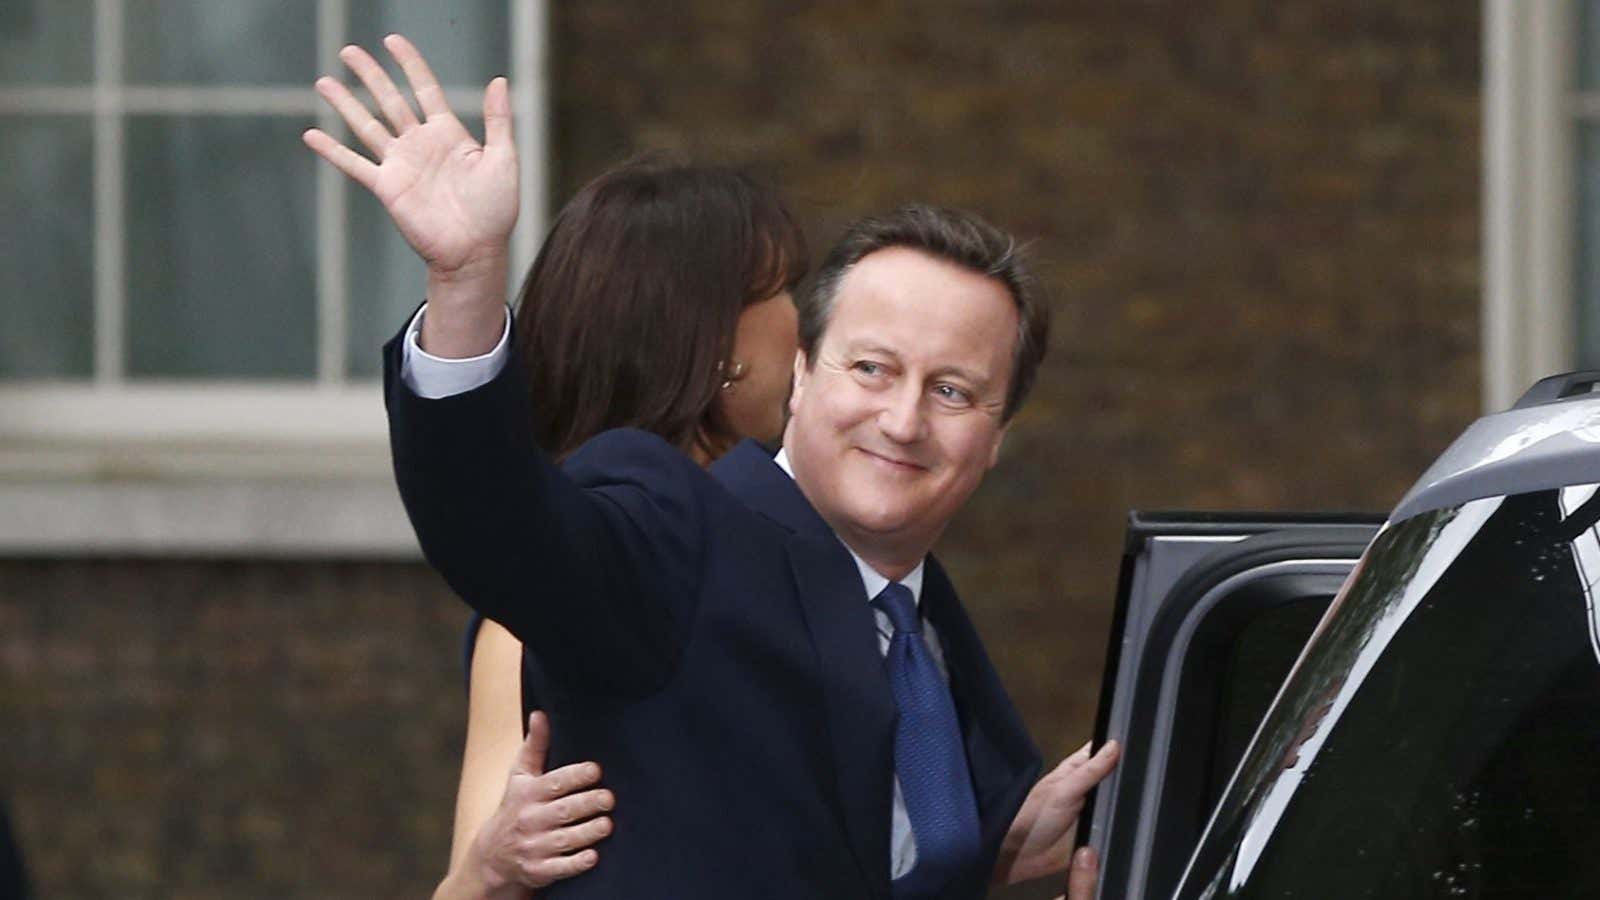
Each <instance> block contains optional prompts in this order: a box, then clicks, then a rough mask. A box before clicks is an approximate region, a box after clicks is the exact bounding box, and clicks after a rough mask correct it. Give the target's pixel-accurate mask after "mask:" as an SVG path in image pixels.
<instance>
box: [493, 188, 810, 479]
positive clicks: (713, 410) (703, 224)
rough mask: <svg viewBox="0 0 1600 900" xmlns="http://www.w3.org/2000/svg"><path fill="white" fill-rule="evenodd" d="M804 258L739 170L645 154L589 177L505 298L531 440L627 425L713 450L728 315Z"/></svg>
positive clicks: (780, 213)
mask: <svg viewBox="0 0 1600 900" xmlns="http://www.w3.org/2000/svg"><path fill="white" fill-rule="evenodd" d="M806 265H807V255H806V247H805V239H804V237H803V235H802V234H801V231H800V229H799V227H798V226H797V225H796V224H795V222H794V219H793V218H792V217H791V216H790V215H789V211H788V210H787V209H786V208H784V205H783V202H782V201H781V200H780V199H779V198H778V195H777V193H776V192H775V191H773V190H772V189H771V188H769V187H766V186H764V185H761V184H759V183H757V182H756V181H754V180H753V179H751V178H749V177H747V176H745V175H743V174H740V173H738V172H735V171H732V170H730V169H725V168H720V167H715V166H691V165H684V164H679V163H674V162H670V161H664V160H661V159H658V158H646V159H642V160H637V161H634V162H630V163H626V164H624V165H622V166H619V167H617V168H615V169H612V170H611V171H609V172H607V173H605V174H604V175H601V176H600V177H599V178H596V179H595V180H593V181H591V182H589V183H588V184H587V185H585V186H584V187H583V189H582V190H580V191H579V192H578V193H577V195H576V196H574V197H573V198H572V200H571V202H569V203H568V204H567V205H566V207H565V208H564V209H562V210H561V212H560V213H559V214H558V215H557V216H556V220H555V224H554V226H553V227H552V228H551V230H550V235H549V237H548V238H546V239H545V242H544V246H543V247H542V248H541V249H540V251H539V256H538V258H537V259H536V260H535V261H534V264H533V268H532V269H530V270H529V272H528V277H527V280H526V281H525V282H524V283H523V285H522V291H521V293H520V295H519V296H518V300H517V302H518V312H517V319H516V345H517V353H518V356H519V358H520V361H521V363H522V367H523V370H524V371H525V372H526V373H527V376H528V381H529V386H530V388H531V390H532V392H533V394H532V396H533V398H534V404H533V406H534V422H533V426H534V437H535V439H536V440H538V442H539V445H540V446H541V447H543V448H544V449H545V450H546V451H548V452H550V453H551V454H553V455H555V456H556V457H558V458H559V457H564V456H566V455H567V454H569V453H571V452H572V451H573V450H576V449H577V448H578V446H579V445H581V444H582V443H583V442H584V441H586V440H588V439H589V438H591V437H593V436H594V435H596V434H598V433H600V432H602V431H605V430H607V429H610V428H622V427H632V428H642V429H645V430H647V431H652V432H655V433H656V434H659V435H661V436H662V437H664V438H666V439H667V440H668V441H669V442H671V443H673V444H675V445H677V446H678V447H680V448H682V449H683V450H685V451H686V452H687V451H691V450H695V449H698V450H700V451H702V452H703V453H705V454H706V457H707V458H715V457H717V456H719V455H721V454H722V453H723V452H724V451H726V450H727V449H728V448H729V447H731V446H732V445H733V443H734V442H735V441H736V440H737V439H738V437H739V436H738V435H736V434H734V433H733V432H732V429H731V428H730V427H729V426H728V424H727V422H726V421H725V420H724V418H723V417H722V415H721V411H720V408H719V407H718V404H717V403H716V399H717V395H718V389H719V387H720V386H721V384H722V381H723V379H724V377H725V376H724V375H723V368H724V367H725V366H727V365H728V364H729V362H730V360H729V357H730V355H731V354H732V353H733V338H734V330H735V327H736V326H737V324H738V320H739V314H740V312H742V311H743V310H744V308H745V307H746V306H748V305H749V304H752V303H756V302H759V301H761V300H765V299H767V298H768V297H771V296H773V295H774V294H777V293H778V292H780V291H782V290H785V289H791V290H792V289H793V287H794V286H795V285H796V284H797V283H798V282H799V281H800V279H801V278H802V277H804V275H805V270H806Z"/></svg>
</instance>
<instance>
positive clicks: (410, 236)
mask: <svg viewBox="0 0 1600 900" xmlns="http://www.w3.org/2000/svg"><path fill="white" fill-rule="evenodd" d="M383 43H384V46H385V47H387V48H388V50H389V53H390V54H391V55H392V56H393V57H394V58H395V61H396V62H398V63H399V64H400V68H401V69H402V70H403V71H404V72H405V74H406V79H407V80H408V81H409V82H410V83H411V90H412V94H413V95H414V96H415V97H416V102H417V106H418V107H419V108H420V109H421V110H422V116H423V118H422V120H421V121H418V120H417V117H416V114H415V113H414V112H413V111H412V109H411V106H410V104H409V103H407V102H406V98H405V96H404V95H402V94H401V93H400V91H399V89H398V88H396V87H395V85H394V82H393V81H391V80H389V76H388V75H387V74H385V73H384V71H383V67H381V66H379V65H378V62H377V60H375V59H373V58H372V56H371V54H369V53H367V52H366V51H365V50H362V49H361V48H360V47H356V46H353V45H352V46H348V47H345V48H344V49H343V50H341V51H339V58H340V59H341V60H343V61H344V63H345V65H347V66H349V67H350V69H351V70H352V71H353V72H355V73H356V76H357V77H358V78H360V79H361V83H362V84H364V85H366V88H367V90H368V91H369V92H371V94H372V97H373V99H374V100H375V101H376V103H377V105H378V108H379V109H380V110H381V111H382V113H383V117H384V119H385V120H387V122H388V124H387V125H385V124H384V123H383V122H380V121H379V120H378V119H377V118H375V117H374V116H373V115H372V113H371V112H369V111H368V110H367V108H366V107H365V106H364V105H362V103H361V101H359V100H357V99H356V98H355V96H354V95H353V94H351V93H350V90H349V89H348V88H346V87H345V86H344V85H343V84H341V83H340V82H339V81H338V80H336V79H333V78H330V77H326V76H324V77H322V78H319V79H317V83H316V89H317V93H318V94H320V95H321V96H322V98H323V99H324V100H326V101H327V102H328V105H330V106H332V107H333V108H334V109H335V110H336V111H337V112H338V113H339V115H340V116H341V117H342V118H343V119H344V121H345V124H347V125H349V126H350V131H351V133H352V134H354V135H355V136H356V138H357V139H359V140H360V141H361V143H362V144H363V145H364V146H365V147H366V148H367V150H368V151H370V152H371V154H372V156H373V157H374V158H375V159H376V160H377V161H376V162H374V161H373V160H372V159H368V158H366V157H364V156H362V155H361V154H359V153H357V152H355V151H354V150H351V149H350V148H349V147H346V146H345V145H343V144H341V143H339V142H338V141H337V140H334V139H333V138H332V137H330V136H329V135H328V134H327V133H325V132H323V131H320V130H318V129H316V128H312V129H309V130H307V131H306V132H305V135H304V139H305V142H306V145H307V146H308V147H310V148H311V149H312V150H314V151H316V153H317V155H319V156H321V157H322V158H323V159H325V160H327V161H328V162H329V163H331V164H333V166H334V167H335V168H337V169H338V170H339V171H341V172H343V173H344V174H346V175H348V176H350V178H351V179H353V180H354V181H355V182H357V183H358V184H360V185H361V186H362V187H365V188H366V189H367V190H369V191H371V192H372V193H373V195H374V196H376V197H377V198H378V200H379V201H380V202H381V203H383V206H384V208H385V209H387V210H388V211H389V215H390V216H391V217H392V218H393V219H394V223H395V225H396V226H397V227H398V228H399V229H400V234H401V235H403V236H404V237H405V239H406V241H407V242H408V243H410V244H411V247H412V249H414V250H416V251H417V255H419V256H421V257H422V260H423V262H425V263H427V265H428V270H429V275H430V277H433V278H447V279H459V278H463V277H472V276H473V275H474V274H475V270H482V269H487V268H497V269H498V270H500V271H503V270H504V266H505V258H506V254H507V252H508V244H509V241H510V236H511V229H512V227H513V226H514V225H516V222H517V151H516V147H515V145H514V143H513V141H512V137H511V102H510V98H509V96H508V89H507V85H506V80H505V79H504V78H496V79H495V80H493V81H491V82H489V86H488V88H487V89H485V90H484V93H483V119H484V142H483V143H482V144H479V143H478V142H477V141H476V140H475V139H473V137H472V135H471V134H469V133H468V132H467V129H466V128H464V127H462V125H461V120H459V119H457V118H456V116H455V114H454V113H452V112H451V111H450V106H449V105H448V104H447V103H446V102H445V97H444V90H443V89H442V88H441V87H440V86H439V80H438V78H436V77H434V74H433V71H432V69H430V68H429V67H428V62H427V60H425V59H423V58H422V54H421V53H419V52H417V48H416V47H414V46H412V44H411V42H410V41H408V40H406V39H405V38H404V37H401V36H400V35H398V34H391V35H389V36H388V37H386V38H384V40H383Z"/></svg>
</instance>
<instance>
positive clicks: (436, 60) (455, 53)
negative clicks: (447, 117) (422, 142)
mask: <svg viewBox="0 0 1600 900" xmlns="http://www.w3.org/2000/svg"><path fill="white" fill-rule="evenodd" d="M509 7H510V4H509V3H507V2H506V0H471V2H455V3H414V2H409V0H350V31H349V34H348V36H347V37H348V40H349V41H350V43H354V44H360V45H361V46H363V47H366V48H367V49H369V50H372V51H373V52H374V53H375V54H376V55H378V56H379V58H380V59H383V60H384V61H385V62H386V63H388V64H389V68H390V69H391V70H397V67H396V66H394V65H393V61H392V60H389V59H388V58H387V54H386V53H383V52H382V49H381V47H382V45H381V44H380V43H379V41H381V40H382V39H383V36H384V35H386V34H389V33H390V32H399V33H400V34H403V35H405V36H406V37H408V38H410V39H411V42H412V43H414V44H416V45H417V49H418V50H421V51H422V55H423V56H426V57H427V58H428V63H429V65H431V66H432V67H433V72H434V74H435V75H438V76H439V81H440V82H441V83H443V84H445V85H453V86H456V87H478V86H481V85H485V84H488V83H489V79H491V78H493V77H495V76H496V75H510V74H511V73H510V71H508V70H509V68H510V65H511V63H510V58H511V54H510V49H509V48H510V44H511V38H510V35H511V22H510V19H509V12H508V11H509ZM457 112H458V113H459V112H461V110H457Z"/></svg>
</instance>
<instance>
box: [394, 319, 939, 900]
mask: <svg viewBox="0 0 1600 900" xmlns="http://www.w3.org/2000/svg"><path fill="white" fill-rule="evenodd" d="M427 311H428V308H427V305H426V304H424V305H423V307H422V308H421V309H419V310H417V314H416V315H415V316H413V317H412V318H411V324H410V326H408V327H407V328H406V337H405V340H404V341H403V342H402V345H401V346H402V350H401V362H400V380H401V381H402V382H403V383H404V384H405V386H406V387H408V388H410V389H411V391H412V392H413V393H415V394H416V395H417V396H419V397H425V398H428V399H430V400H437V399H439V398H442V397H450V396H454V395H456V394H464V393H466V392H467V391H470V390H472V389H473V388H477V387H482V386H483V385H485V384H488V383H489V382H490V381H493V380H494V377H495V376H496V375H498V374H500V370H501V369H503V368H505V364H506V359H507V357H508V356H509V353H510V350H509V345H510V337H511V311H510V309H509V308H508V309H507V310H506V326H505V330H504V331H503V332H502V333H501V335H500V342H499V343H498V344H496V345H495V347H494V349H493V350H490V351H489V352H488V353H485V354H483V355H482V356H473V357H468V358H466V359H446V358H444V357H439V356H433V355H432V354H430V353H428V352H427V351H426V350H423V349H422V345H421V344H419V343H418V342H417V336H418V335H419V334H420V333H421V330H422V317H423V315H424V314H426V313H427ZM773 462H774V463H777V465H778V467H779V468H781V469H783V471H784V472H785V473H786V474H788V476H789V477H790V478H793V477H794V470H793V469H792V468H790V466H789V454H788V452H787V451H785V450H779V451H778V455H777V457H776V458H774V459H773ZM840 543H843V541H841V542H840ZM845 549H846V550H849V551H850V558H851V559H854V560H855V562H856V568H857V569H859V570H860V572H861V587H862V590H863V592H864V596H865V599H866V601H867V602H868V603H870V602H872V598H874V597H876V596H878V593H879V592H880V591H882V590H883V589H884V588H885V587H886V586H887V585H888V584H889V579H887V578H885V577H883V576H882V575H880V574H879V573H878V572H877V570H875V569H873V568H872V567H871V566H870V565H867V562H866V560H864V559H862V558H861V557H860V555H859V554H857V553H856V551H855V550H853V549H851V547H850V545H849V544H845ZM924 567H925V562H919V563H917V567H916V568H915V569H912V570H911V571H910V573H908V574H907V575H906V577H904V578H902V579H900V583H901V584H903V585H905V586H906V587H907V588H908V589H910V591H911V597H912V599H913V600H915V601H916V604H917V610H918V612H919V614H920V612H921V609H922V576H923V569H924ZM872 614H873V617H874V619H875V620H876V621H877V625H878V652H879V653H882V654H884V655H888V653H889V638H890V636H892V635H893V634H894V625H893V624H892V623H891V622H890V621H889V616H888V614H886V613H884V612H883V611H882V610H880V609H878V608H876V607H874V608H873V610H872ZM922 637H923V640H924V641H925V642H926V643H927V645H928V652H929V653H930V654H931V655H932V656H933V661H934V663H935V664H937V665H938V667H939V674H941V675H943V676H944V679H945V681H946V682H948V681H949V680H950V673H949V671H948V670H947V669H946V668H945V662H944V647H943V646H942V645H941V644H940V643H939V636H938V635H937V634H935V633H934V630H933V626H932V625H931V624H929V623H928V622H927V621H926V620H924V621H923V624H922ZM916 864H917V840H916V836H915V835H914V834H913V833H912V831H911V818H910V816H909V815H907V813H906V802H905V798H904V797H903V795H902V794H901V792H900V778H899V776H896V777H895V779H894V808H893V810H892V813H891V817H890V835H889V877H891V878H899V877H900V876H902V875H904V874H905V873H907V872H909V871H911V869H912V868H913V867H915V866H916Z"/></svg>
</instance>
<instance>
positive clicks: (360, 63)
mask: <svg viewBox="0 0 1600 900" xmlns="http://www.w3.org/2000/svg"><path fill="white" fill-rule="evenodd" d="M339 58H340V59H342V60H344V64H345V65H347V66H349V67H350V71H352V72H354V73H356V77H357V78H359V79H361V83H362V84H364V85H366V87H367V92H368V93H370V94H372V99H373V100H376V101H377V103H378V108H379V109H381V110H383V117H384V118H385V119H388V120H389V125H390V127H392V128H393V129H394V133H395V134H405V133H406V132H408V131H410V130H411V129H413V128H415V127H417V116H416V113H413V112H412V111H411V104H409V103H407V102H406V98H405V97H404V96H402V95H401V93H400V89H399V88H397V87H395V86H394V82H393V81H390V80H389V73H387V72H385V71H383V66H380V65H378V61H377V60H375V59H373V58H372V54H370V53H368V52H367V51H365V50H363V49H361V48H360V47H357V46H356V45H355V44H349V45H347V46H346V47H345V48H344V49H343V50H340V51H339Z"/></svg>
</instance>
